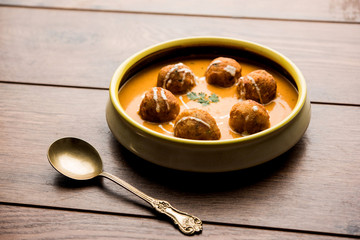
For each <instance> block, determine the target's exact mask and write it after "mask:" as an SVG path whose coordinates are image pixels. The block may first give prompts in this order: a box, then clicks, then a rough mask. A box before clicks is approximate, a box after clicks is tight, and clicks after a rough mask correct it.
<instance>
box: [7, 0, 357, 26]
mask: <svg viewBox="0 0 360 240" xmlns="http://www.w3.org/2000/svg"><path fill="white" fill-rule="evenodd" d="M0 4H5V5H10V6H27V7H47V8H65V9H81V10H103V11H124V12H145V13H157V14H180V15H202V16H218V17H233V18H234V17H236V18H271V19H287V20H288V19H290V20H310V21H332V22H334V21H338V22H357V23H358V22H360V5H359V1H357V0H352V1H347V0H322V1H312V0H296V1H291V3H290V2H289V1H286V0H275V1H267V0H253V1H246V0H236V1H235V0H223V1H221V2H220V3H219V1H217V0H198V1H192V0H181V1H180V0H178V1H171V2H169V1H166V0H153V1H146V0H132V1H126V0H107V1H100V0H85V1H71V0H50V1H49V0H47V1H44V0H27V1H24V0H1V1H0Z"/></svg>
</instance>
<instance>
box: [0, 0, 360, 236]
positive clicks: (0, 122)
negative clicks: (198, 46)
mask: <svg viewBox="0 0 360 240" xmlns="http://www.w3.org/2000/svg"><path fill="white" fill-rule="evenodd" d="M0 3H1V7H0V239H181V238H185V236H184V235H183V234H181V233H180V232H179V231H178V230H177V229H176V227H175V226H174V225H173V224H172V222H171V221H170V220H169V219H167V218H166V217H162V216H160V215H158V214H157V213H156V212H155V211H154V210H152V209H151V208H150V207H149V206H148V205H147V204H146V203H145V202H143V201H142V200H141V199H138V198H137V197H135V196H134V195H132V194H131V193H129V192H127V191H125V190H124V189H122V188H120V187H118V186H117V185H115V184H113V183H112V182H110V181H107V180H103V179H95V180H92V181H86V182H76V181H73V180H69V179H67V178H65V177H63V176H61V175H60V174H58V173H57V172H56V171H55V170H54V169H53V168H52V167H51V166H50V165H49V163H48V160H47V158H46V153H47V149H48V146H49V145H50V144H51V143H52V142H53V141H54V140H56V139H58V138H61V137H64V136H75V137H79V138H83V139H86V140H87V141H89V142H90V143H91V144H93V145H94V146H95V147H96V148H97V149H98V150H99V152H100V154H101V155H102V157H103V160H104V165H105V170H107V171H109V172H111V173H113V174H115V175H117V176H121V177H122V178H123V179H124V180H126V181H128V182H129V183H131V184H133V185H134V186H136V187H138V188H139V189H141V190H143V191H144V192H145V193H147V194H149V195H151V196H154V197H157V198H159V199H165V200H168V201H169V202H170V203H172V205H173V206H175V207H177V208H178V209H181V210H183V211H186V212H189V213H192V214H194V215H196V216H198V217H200V218H201V219H202V220H203V222H204V230H203V232H202V233H201V234H199V235H195V236H194V238H196V239H342V238H344V239H345V238H359V237H360V145H359V143H360V118H359V117H360V115H359V113H360V94H359V91H360V1H359V0H323V1H313V0H296V1H286V0H276V1H266V0H264V1H261V0H253V1H245V0H244V1H242V0H239V1H231V0H222V1H215V0H211V1H206V0H202V1H190V0H182V1H165V0H154V1H145V0H136V1H125V0H123V1H115V0H112V1H110V0H108V1H100V0H84V1H70V0H58V1H44V0H27V1H21V0H12V1H11V0H1V1H0ZM200 35H216V36H226V37H234V38H241V39H246V40H250V41H254V42H257V43H260V44H264V45H267V46H269V47H271V48H273V49H275V50H278V51H279V52H281V53H283V54H284V55H286V56H288V57H289V58H291V59H292V60H293V61H294V62H295V64H296V65H298V67H299V68H300V69H301V70H302V72H303V74H304V75H305V78H306V80H307V83H308V89H309V95H310V99H311V102H312V119H311V123H310V126H309V128H308V130H307V132H306V134H305V135H304V136H303V138H302V139H301V140H300V142H299V143H298V144H297V145H296V146H295V147H293V148H292V149H291V150H289V151H288V152H286V153H285V154H283V155H282V156H280V157H278V158H277V159H274V160H273V161H270V162H268V163H266V164H263V165H261V166H258V167H255V168H251V169H248V170H242V171H237V172H231V173H222V174H195V173H186V172H178V171H174V170H169V169H164V168H161V167H158V166H155V165H152V164H150V163H148V162H146V161H144V160H142V159H140V158H138V157H136V156H135V155H134V154H132V153H130V152H129V151H127V150H126V149H124V148H123V147H122V146H121V145H120V144H119V143H118V142H117V141H116V140H115V139H114V137H113V136H112V134H111V132H110V130H109V129H108V126H107V124H106V120H105V104H106V102H107V99H108V91H107V89H108V86H109V83H110V78H111V76H112V74H113V72H114V71H115V69H116V67H117V66H118V65H119V64H120V63H121V62H122V61H124V60H125V59H126V58H127V57H129V56H131V55H132V54H134V53H135V52H137V51H139V50H141V49H143V48H145V47H148V46H150V45H152V44H155V43H159V42H162V41H166V40H171V39H174V38H180V37H187V36H200Z"/></svg>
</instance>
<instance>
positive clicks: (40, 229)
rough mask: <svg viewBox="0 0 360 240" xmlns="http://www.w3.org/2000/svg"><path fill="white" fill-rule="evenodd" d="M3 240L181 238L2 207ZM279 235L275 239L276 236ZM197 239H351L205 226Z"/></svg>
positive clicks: (62, 213) (136, 221) (71, 215)
mask: <svg viewBox="0 0 360 240" xmlns="http://www.w3.org/2000/svg"><path fill="white" fill-rule="evenodd" d="M0 212H1V219H0V229H1V232H0V237H1V238H2V239H29V240H30V239H36V240H37V239H59V238H61V239H179V238H180V237H182V236H183V235H182V234H181V233H180V232H179V231H178V230H177V229H175V227H173V226H171V224H170V223H168V222H166V221H163V220H161V219H160V220H159V219H150V218H140V217H131V216H121V215H108V214H98V213H87V212H74V211H66V210H52V209H43V208H31V207H21V206H7V205H0ZM274 236H276V237H274ZM194 237H196V239H239V240H240V239H247V240H248V239H253V240H256V239H285V240H286V239H309V240H311V239H314V240H315V239H319V240H322V239H324V240H325V239H329V240H332V239H349V238H345V237H344V238H339V237H332V236H326V235H325V236H324V235H315V234H306V233H296V232H282V231H276V230H262V229H251V228H244V227H234V226H222V225H216V224H211V223H205V225H204V231H203V232H202V233H201V234H199V235H196V236H194Z"/></svg>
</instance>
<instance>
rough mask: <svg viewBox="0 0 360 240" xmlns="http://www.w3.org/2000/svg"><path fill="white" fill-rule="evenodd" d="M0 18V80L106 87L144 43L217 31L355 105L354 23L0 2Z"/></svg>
mask: <svg viewBox="0 0 360 240" xmlns="http://www.w3.org/2000/svg"><path fill="white" fill-rule="evenodd" d="M169 23H171V24H169ZM0 24H1V25H0V73H1V79H0V80H2V81H10V82H29V83H40V84H57V85H70V86H87V87H98V88H107V87H108V86H109V83H110V79H111V76H112V74H113V72H114V71H115V69H116V68H117V66H118V65H119V64H120V63H121V62H122V61H124V60H125V59H126V58H127V57H129V56H131V55H132V54H134V53H136V52H137V51H139V50H141V49H143V48H145V47H148V46H150V45H152V44H156V43H159V42H162V41H166V40H170V39H174V38H180V37H188V36H194V35H195V36H196V35H218V36H226V37H234V38H240V39H246V40H250V41H254V42H258V43H261V44H264V45H267V46H269V47H271V48H273V49H275V50H277V51H280V52H282V53H283V54H284V55H286V56H288V57H289V58H290V59H292V60H293V61H294V62H295V64H297V65H298V67H299V68H300V69H301V70H302V71H303V73H304V75H305V77H306V78H307V82H308V88H309V92H310V98H311V100H312V101H315V102H332V103H345V104H360V95H359V94H358V89H360V82H359V81H358V80H357V79H358V77H359V76H360V45H359V44H358V43H359V42H360V28H359V27H358V26H357V25H354V24H324V23H304V22H286V21H260V20H242V19H222V18H216V19H210V18H203V17H181V16H157V15H143V14H119V13H98V12H74V11H59V10H41V9H40V10H39V9H22V8H20V9H18V8H6V7H2V8H0ZM174 26H181V27H174ZM265 26H266V27H265ZM340 32H341V34H339V33H340ZM340 46H341V47H340ZM339 89H346V94H344V92H343V91H339Z"/></svg>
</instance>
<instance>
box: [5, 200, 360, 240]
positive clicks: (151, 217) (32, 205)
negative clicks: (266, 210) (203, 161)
mask: <svg viewBox="0 0 360 240" xmlns="http://www.w3.org/2000/svg"><path fill="white" fill-rule="evenodd" d="M0 205H5V206H13V207H20V208H36V209H48V210H56V211H69V212H80V213H91V214H104V215H113V216H124V217H133V218H146V219H158V218H163V216H161V215H160V216H159V217H156V215H155V214H154V216H146V215H137V214H125V213H118V212H107V211H97V210H89V209H76V208H66V207H55V206H46V205H35V204H26V203H12V202H0ZM164 219H165V217H164ZM203 223H204V224H209V225H218V226H227V227H235V228H248V229H257V230H266V231H278V232H288V233H301V234H309V235H319V236H329V237H330V236H331V237H346V238H354V239H357V238H359V236H356V235H349V234H339V233H329V232H319V231H308V230H301V229H290V228H276V227H267V226H256V225H247V224H232V223H223V222H215V221H203Z"/></svg>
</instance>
